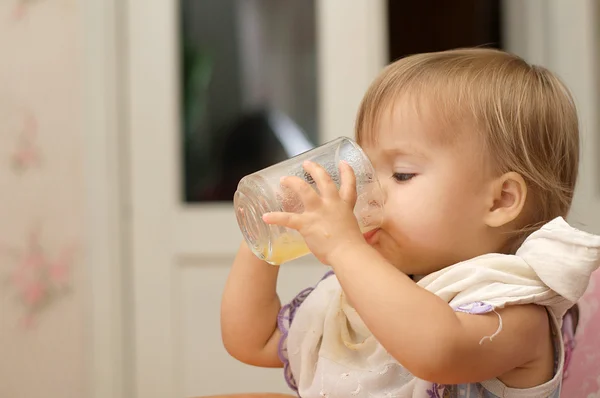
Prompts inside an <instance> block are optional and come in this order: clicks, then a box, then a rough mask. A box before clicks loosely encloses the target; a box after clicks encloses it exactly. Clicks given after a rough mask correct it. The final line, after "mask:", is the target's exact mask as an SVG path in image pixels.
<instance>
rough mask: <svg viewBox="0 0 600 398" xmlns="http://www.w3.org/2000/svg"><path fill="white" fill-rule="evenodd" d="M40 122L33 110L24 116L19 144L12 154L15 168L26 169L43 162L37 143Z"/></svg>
mask: <svg viewBox="0 0 600 398" xmlns="http://www.w3.org/2000/svg"><path fill="white" fill-rule="evenodd" d="M37 134H38V122H37V118H36V117H35V115H34V114H33V113H32V112H27V113H26V114H25V116H24V117H23V122H22V126H21V127H20V131H18V137H17V145H16V148H15V150H14V152H13V154H12V159H11V160H12V164H13V168H14V169H15V170H17V171H24V170H27V169H30V168H32V167H34V166H39V165H40V163H41V155H40V149H39V146H38V144H37Z"/></svg>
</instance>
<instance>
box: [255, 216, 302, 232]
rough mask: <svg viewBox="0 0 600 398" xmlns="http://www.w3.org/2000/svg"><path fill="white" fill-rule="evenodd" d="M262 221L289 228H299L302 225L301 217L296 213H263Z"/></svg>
mask: <svg viewBox="0 0 600 398" xmlns="http://www.w3.org/2000/svg"><path fill="white" fill-rule="evenodd" d="M262 218H263V221H264V222H266V223H267V224H271V225H280V226H282V227H287V228H291V229H296V230H298V229H300V227H301V226H302V223H301V218H300V215H299V214H296V213H284V212H277V211H274V212H271V213H265V214H263V217H262Z"/></svg>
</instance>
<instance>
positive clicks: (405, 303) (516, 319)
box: [330, 244, 552, 387]
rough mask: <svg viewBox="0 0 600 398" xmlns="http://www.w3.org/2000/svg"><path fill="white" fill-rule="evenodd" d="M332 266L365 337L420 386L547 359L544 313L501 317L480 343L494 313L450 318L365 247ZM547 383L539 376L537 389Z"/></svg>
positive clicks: (524, 311)
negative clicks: (421, 381) (373, 339)
mask: <svg viewBox="0 0 600 398" xmlns="http://www.w3.org/2000/svg"><path fill="white" fill-rule="evenodd" d="M330 263H331V265H332V266H333V268H334V270H335V272H336V276H337V277H338V280H339V281H340V284H341V285H342V287H343V289H344V293H345V294H346V297H347V298H348V300H349V301H350V302H351V304H352V305H353V306H354V308H355V309H356V311H357V312H358V313H359V314H360V316H361V318H362V319H363V321H364V322H365V324H366V325H367V327H368V328H369V330H371V332H372V333H373V335H374V336H375V337H376V338H377V340H378V341H379V342H380V343H381V344H382V345H383V346H384V347H385V348H386V350H387V351H388V352H389V353H390V354H391V355H392V356H394V357H395V358H396V359H397V360H398V361H399V362H400V363H401V364H402V365H403V366H404V367H405V368H406V369H408V370H409V371H410V372H411V373H412V374H414V375H415V376H417V377H419V378H421V379H424V380H429V381H433V382H436V383H442V384H459V383H468V382H477V381H482V380H488V379H491V378H494V377H499V376H502V375H504V374H506V373H507V372H509V371H511V370H513V369H516V368H518V367H522V366H524V365H527V364H530V363H532V362H534V361H535V360H536V359H539V358H542V357H543V356H544V355H545V354H546V353H547V352H548V343H547V342H548V338H547V337H548V336H549V333H550V329H549V323H548V316H547V314H546V311H545V309H544V308H543V307H538V306H534V305H528V306H513V307H508V308H506V309H504V310H500V311H499V314H500V315H501V316H502V320H503V329H502V331H501V333H500V334H499V335H498V336H496V337H495V338H494V339H493V341H484V342H483V344H479V342H480V341H481V339H482V337H484V336H491V335H493V334H494V332H495V331H496V330H497V329H498V322H499V320H498V316H497V315H496V314H495V313H493V312H492V313H491V314H487V315H470V314H464V313H457V312H454V310H453V309H452V308H451V307H450V306H449V305H448V304H447V303H446V302H445V301H443V300H442V299H440V298H439V297H437V296H436V295H434V294H433V293H430V292H428V291H426V290H424V289H422V288H421V287H419V286H417V285H416V284H415V283H414V282H413V281H412V280H411V279H409V278H408V277H407V276H406V275H404V274H403V273H401V272H400V271H398V270H397V269H396V268H394V267H393V266H392V265H391V264H389V263H388V262H387V261H386V260H385V259H384V258H383V257H382V256H381V255H380V254H379V253H378V252H377V251H376V250H374V249H373V248H371V247H370V246H368V245H366V244H363V245H358V244H357V245H352V246H348V247H347V248H345V249H341V248H340V250H337V251H336V253H335V254H334V255H333V256H332V257H330ZM375 286H376V288H374V287H375ZM551 372H552V371H551V370H550V375H549V376H550V377H551ZM547 380H548V379H546V380H544V379H543V377H542V379H541V381H540V383H543V382H544V381H547ZM513 387H530V386H527V385H523V386H515V385H513Z"/></svg>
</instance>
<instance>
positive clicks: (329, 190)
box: [302, 161, 338, 197]
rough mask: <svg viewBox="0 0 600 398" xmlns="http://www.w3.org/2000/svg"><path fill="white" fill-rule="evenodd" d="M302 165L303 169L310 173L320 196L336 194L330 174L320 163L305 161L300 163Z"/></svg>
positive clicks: (333, 195)
mask: <svg viewBox="0 0 600 398" xmlns="http://www.w3.org/2000/svg"><path fill="white" fill-rule="evenodd" d="M302 167H304V170H306V172H307V173H308V174H310V175H311V177H312V178H313V180H314V181H315V183H316V184H317V188H318V189H319V192H320V193H321V196H323V197H335V196H337V195H338V190H337V187H336V186H335V184H334V183H333V181H332V180H331V176H330V175H329V173H328V172H327V170H325V169H324V168H323V167H322V166H321V165H320V164H317V163H314V162H310V161H306V162H304V163H303V164H302Z"/></svg>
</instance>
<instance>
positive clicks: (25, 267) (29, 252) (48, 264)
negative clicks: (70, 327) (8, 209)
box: [5, 228, 75, 327]
mask: <svg viewBox="0 0 600 398" xmlns="http://www.w3.org/2000/svg"><path fill="white" fill-rule="evenodd" d="M5 252H7V253H8V254H9V255H10V256H11V258H12V259H13V260H14V261H15V264H14V268H13V270H12V272H11V275H10V278H9V283H10V285H11V286H12V289H13V290H14V292H15V295H16V298H17V299H18V300H19V301H20V302H21V304H22V305H23V306H24V311H25V314H24V317H23V320H22V322H23V325H24V326H25V327H31V326H34V325H35V321H36V316H37V315H38V314H39V313H40V312H41V311H42V310H44V309H46V308H48V307H49V306H50V305H51V304H53V303H54V302H56V301H57V300H58V299H60V298H61V297H63V296H64V295H65V294H67V293H68V292H69V289H70V288H71V285H70V282H71V281H70V278H71V272H72V267H73V262H74V257H75V245H73V244H71V245H66V246H64V247H63V248H62V249H61V250H60V251H59V253H58V254H57V255H55V256H50V255H49V254H48V253H46V252H45V250H44V248H43V247H42V244H41V242H40V234H39V229H38V228H36V229H34V230H33V231H32V232H31V233H30V236H29V239H28V242H27V246H26V247H25V249H24V250H15V249H6V250H5Z"/></svg>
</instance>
